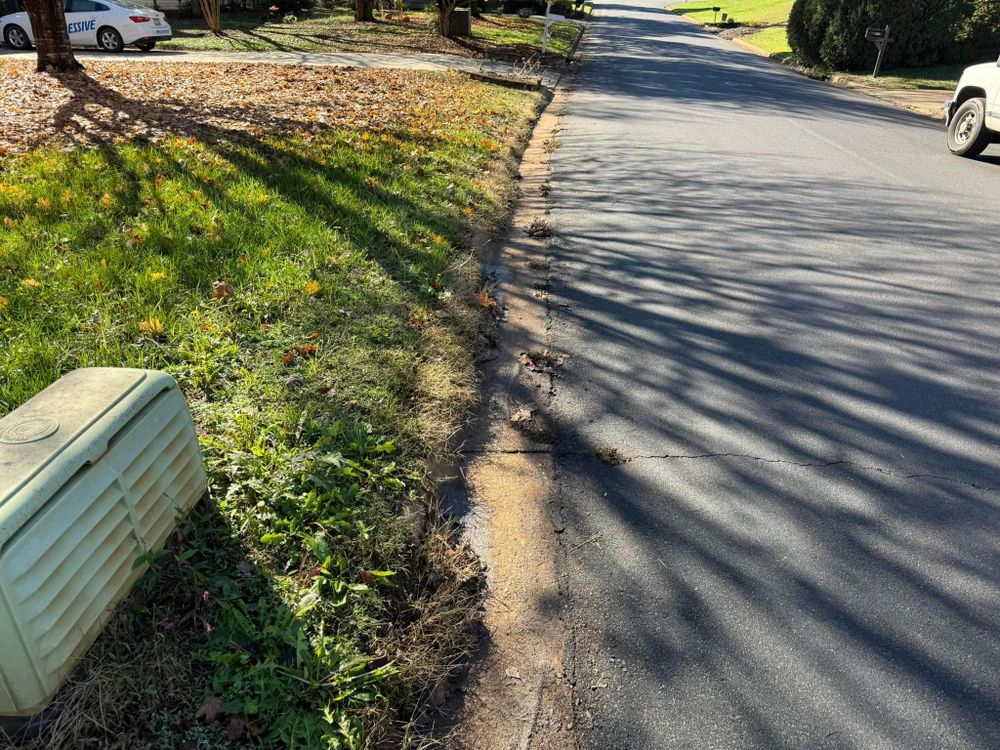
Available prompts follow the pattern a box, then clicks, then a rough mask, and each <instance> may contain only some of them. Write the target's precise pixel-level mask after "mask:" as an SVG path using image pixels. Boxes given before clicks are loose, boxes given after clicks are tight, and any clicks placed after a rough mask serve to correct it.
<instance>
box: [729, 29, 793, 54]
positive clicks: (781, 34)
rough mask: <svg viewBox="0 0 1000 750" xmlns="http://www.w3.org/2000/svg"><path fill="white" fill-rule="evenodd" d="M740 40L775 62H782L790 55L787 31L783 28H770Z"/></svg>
mask: <svg viewBox="0 0 1000 750" xmlns="http://www.w3.org/2000/svg"><path fill="white" fill-rule="evenodd" d="M741 39H742V41H744V42H746V43H747V44H752V45H753V46H754V47H757V48H758V49H760V50H762V51H764V52H766V53H767V55H768V56H769V57H773V58H775V59H777V60H783V59H785V58H786V57H788V56H789V55H790V54H792V48H791V47H789V46H788V29H787V27H785V26H770V27H768V28H766V29H764V30H763V31H760V32H758V33H756V34H751V35H750V36H745V37H741Z"/></svg>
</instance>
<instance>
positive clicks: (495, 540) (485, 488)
mask: <svg viewBox="0 0 1000 750" xmlns="http://www.w3.org/2000/svg"><path fill="white" fill-rule="evenodd" d="M564 96H565V95H564V94H557V95H556V97H555V99H554V101H553V102H552V103H551V104H550V105H549V108H548V109H547V111H546V113H545V114H543V116H542V118H541V120H540V121H539V124H538V126H537V128H536V130H535V134H534V136H533V139H532V142H531V145H530V146H529V147H528V150H527V151H526V152H525V155H524V161H523V162H522V167H521V175H522V184H521V188H522V195H523V198H522V200H521V202H520V204H519V206H518V209H517V211H516V213H515V216H514V221H513V226H512V228H511V231H510V233H509V235H508V237H507V238H506V240H505V241H504V242H503V243H502V245H501V246H500V247H499V248H498V252H501V253H502V260H503V264H502V267H503V268H504V269H508V270H509V272H510V276H509V278H508V279H507V282H506V283H505V284H504V285H503V287H504V289H505V292H504V293H502V295H501V299H502V303H503V305H504V309H505V313H506V325H505V326H504V327H503V329H502V330H501V334H500V336H499V338H498V352H499V356H498V357H497V359H496V362H495V367H494V371H493V373H492V375H491V377H488V378H487V381H486V382H487V396H488V398H489V402H490V405H491V409H490V412H491V414H490V420H489V421H490V422H491V428H490V434H491V438H490V439H489V441H488V442H487V443H486V444H485V445H484V446H483V448H482V451H481V455H480V456H479V457H478V459H477V460H475V461H473V462H472V463H471V464H470V466H469V467H468V471H467V477H468V484H469V488H470V490H471V492H472V495H473V497H474V501H475V503H476V504H477V505H478V506H480V507H481V508H482V509H483V510H484V511H485V514H486V516H487V520H486V522H485V525H486V527H487V528H486V546H487V549H486V550H485V551H484V557H485V558H486V559H487V560H488V562H489V566H488V570H489V572H488V580H489V596H488V599H487V602H486V611H485V615H484V618H483V622H484V625H485V627H486V631H487V633H488V638H487V641H486V643H485V645H484V650H485V652H486V653H485V655H484V657H483V658H482V659H481V660H480V661H479V662H477V663H476V664H475V665H474V666H473V668H472V671H471V674H470V676H469V679H468V681H467V683H466V684H465V686H464V687H463V691H462V699H461V700H460V701H459V702H460V705H459V706H457V707H456V712H457V719H456V724H455V733H454V735H453V736H454V738H455V739H454V740H453V741H452V743H451V746H452V747H455V748H461V749H462V750H507V749H511V750H513V749H515V748H516V749H518V750H529V749H538V750H572V749H574V748H576V747H577V746H578V744H577V738H576V731H575V726H574V710H573V685H572V675H571V671H572V663H573V655H572V651H573V645H572V637H571V633H570V631H569V628H568V627H567V624H566V622H565V621H564V620H563V609H564V600H563V595H562V592H561V587H560V577H559V574H558V563H557V555H558V550H559V546H560V545H559V534H560V533H561V531H562V528H561V524H559V523H558V522H557V521H555V520H554V518H553V507H552V505H553V501H554V498H553V497H552V479H553V475H554V471H555V467H554V461H553V455H552V453H551V450H552V446H551V445H550V442H551V440H552V438H551V432H550V431H549V429H548V427H547V426H546V425H545V416H544V415H545V411H546V406H547V405H548V402H549V400H550V399H551V395H552V384H553V380H554V378H555V377H557V373H556V369H557V368H558V367H559V365H561V364H562V362H563V360H564V359H565V357H563V356H562V355H559V354H556V353H553V352H551V351H550V350H549V349H548V348H547V347H546V346H545V345H544V343H545V340H546V339H547V337H548V325H549V314H548V301H547V298H543V297H539V296H537V295H536V294H533V293H532V292H531V290H532V289H538V287H539V285H541V284H544V285H545V286H547V285H548V271H549V262H548V260H547V258H546V254H547V251H548V242H547V240H546V239H545V238H544V237H537V236H534V237H533V236H527V237H526V236H525V235H526V234H527V233H526V232H525V229H527V228H528V227H529V226H530V225H531V223H532V221H533V220H536V219H537V218H538V217H539V216H544V215H545V213H546V211H547V199H546V193H547V191H543V190H541V189H540V188H541V186H542V185H545V184H547V180H548V176H549V154H548V152H547V151H546V149H545V147H544V143H545V142H546V140H548V139H549V138H550V137H551V136H552V135H553V134H554V132H555V130H556V128H557V123H558V118H557V116H556V114H555V111H557V110H558V108H559V107H560V106H561V101H562V100H563V98H564Z"/></svg>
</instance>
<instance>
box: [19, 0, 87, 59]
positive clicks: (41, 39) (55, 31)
mask: <svg viewBox="0 0 1000 750" xmlns="http://www.w3.org/2000/svg"><path fill="white" fill-rule="evenodd" d="M25 9H26V10H27V11H28V21H29V22H30V23H31V30H32V32H34V35H35V47H36V48H37V49H38V72H39V73H43V72H51V73H63V72H65V71H68V70H79V69H80V68H81V67H82V66H81V65H80V63H78V62H77V61H76V57H74V56H73V47H72V45H71V44H70V43H69V31H68V30H67V29H66V13H65V12H64V10H63V0H25Z"/></svg>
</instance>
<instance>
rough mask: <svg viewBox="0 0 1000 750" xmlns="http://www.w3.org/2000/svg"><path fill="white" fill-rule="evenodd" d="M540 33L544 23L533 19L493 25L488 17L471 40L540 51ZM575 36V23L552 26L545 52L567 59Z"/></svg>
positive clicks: (506, 21)
mask: <svg viewBox="0 0 1000 750" xmlns="http://www.w3.org/2000/svg"><path fill="white" fill-rule="evenodd" d="M544 33H545V24H544V22H542V21H540V20H537V19H534V18H528V19H517V20H514V19H508V18H504V19H500V20H499V22H497V21H494V20H493V19H491V18H489V17H488V16H487V17H486V18H485V19H484V20H483V23H481V24H477V25H476V26H475V28H474V30H473V36H474V37H478V38H480V39H484V40H486V41H487V42H490V43H492V44H495V45H497V46H506V45H516V46H522V47H525V48H530V49H538V50H540V49H541V48H542V37H543V36H544ZM577 34H579V27H578V26H577V25H576V24H572V23H555V24H552V28H551V36H550V37H549V46H548V49H549V51H550V52H553V53H555V54H557V55H560V56H561V57H565V56H567V55H568V54H569V53H570V50H571V49H572V48H573V42H574V41H576V37H577Z"/></svg>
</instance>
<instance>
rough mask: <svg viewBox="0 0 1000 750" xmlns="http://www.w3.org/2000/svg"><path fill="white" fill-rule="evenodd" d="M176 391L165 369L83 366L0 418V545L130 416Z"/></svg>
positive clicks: (92, 457) (103, 450)
mask: <svg viewBox="0 0 1000 750" xmlns="http://www.w3.org/2000/svg"><path fill="white" fill-rule="evenodd" d="M140 386H143V387H140ZM176 387H177V384H176V383H175V382H174V379H173V378H171V377H170V376H169V375H167V374H166V373H163V372H156V371H151V370H131V369H124V368H121V369H119V368H85V369H80V370H74V371H73V372H70V373H69V374H67V375H66V376H64V377H62V378H60V379H59V380H57V381H56V382H55V383H53V384H52V385H51V386H50V387H49V388H46V389H45V390H44V391H42V392H41V393H39V394H38V395H37V396H35V397H34V398H32V399H31V400H30V401H27V402H26V403H24V404H23V405H22V406H21V407H20V408H18V409H16V410H15V411H13V412H11V413H10V414H8V415H7V416H6V417H4V418H3V419H0V547H2V546H3V544H4V542H6V541H7V539H9V538H10V536H11V535H12V534H13V533H14V532H16V531H17V530H18V529H19V528H20V527H21V526H22V525H23V524H24V523H25V522H26V521H27V520H28V519H29V518H31V517H32V516H33V515H34V514H35V512H36V511H38V510H39V508H41V506H42V505H44V503H45V502H46V501H47V499H48V498H49V497H50V496H51V494H52V491H54V490H55V489H56V488H58V487H61V486H62V485H64V484H65V483H66V482H67V481H68V480H69V479H70V478H71V477H72V476H73V475H74V474H76V473H77V472H78V471H80V470H81V469H82V468H83V467H84V466H86V465H87V464H90V465H93V464H95V463H96V462H97V461H98V460H99V459H100V458H101V456H103V455H104V454H105V453H106V452H107V450H108V445H109V443H110V442H111V440H112V439H113V438H114V436H115V435H116V434H117V433H118V432H119V431H120V430H121V428H122V427H123V426H124V425H126V424H127V423H128V422H129V421H130V420H131V419H132V417H134V416H135V415H136V414H138V413H139V411H141V410H142V408H143V407H145V406H146V405H147V404H148V403H149V402H150V401H152V400H153V399H154V398H155V397H156V396H158V395H159V394H160V393H162V392H163V391H166V390H170V389H171V388H176ZM83 435H86V439H85V440H81V439H80V438H81V436H83ZM29 486H30V488H31V491H30V492H25V491H24V490H25V489H27V488H28V487H29ZM46 488H50V491H46Z"/></svg>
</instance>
